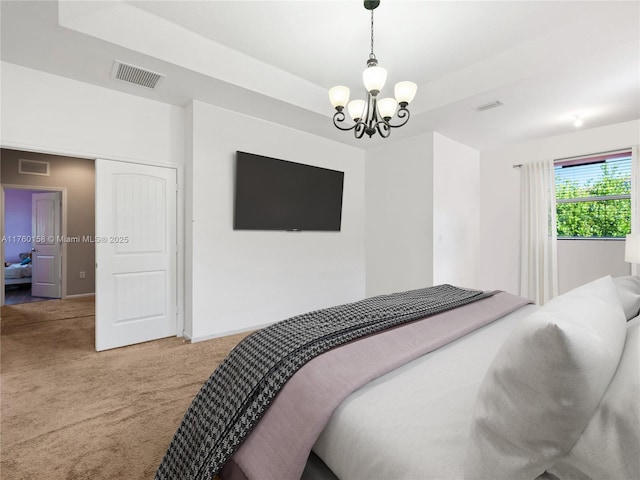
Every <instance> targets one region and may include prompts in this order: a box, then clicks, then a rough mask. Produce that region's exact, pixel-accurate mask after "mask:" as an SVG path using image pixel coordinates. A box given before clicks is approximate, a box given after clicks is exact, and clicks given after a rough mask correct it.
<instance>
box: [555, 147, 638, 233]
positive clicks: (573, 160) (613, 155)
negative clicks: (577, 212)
mask: <svg viewBox="0 0 640 480" xmlns="http://www.w3.org/2000/svg"><path fill="white" fill-rule="evenodd" d="M626 158H628V159H629V163H631V161H632V151H631V148H628V149H622V150H615V151H612V152H604V153H596V154H592V155H584V156H580V157H570V158H566V159H558V160H555V161H554V167H555V168H556V169H557V168H558V167H561V168H562V167H579V166H583V165H592V164H595V163H602V164H604V163H605V162H606V161H607V160H615V159H626ZM630 176H631V173H630ZM555 182H556V180H554V185H555V187H556V198H555V202H556V205H555V208H556V237H557V239H558V240H600V241H602V240H604V241H620V240H624V239H625V236H624V235H623V236H620V237H596V236H593V237H580V236H578V237H576V236H561V235H560V234H559V233H558V227H559V222H558V204H569V203H583V202H605V201H610V200H629V202H630V203H631V191H629V193H628V194H616V195H598V196H588V197H573V198H558V196H557V195H558V194H557V183H555ZM629 233H630V232H629Z"/></svg>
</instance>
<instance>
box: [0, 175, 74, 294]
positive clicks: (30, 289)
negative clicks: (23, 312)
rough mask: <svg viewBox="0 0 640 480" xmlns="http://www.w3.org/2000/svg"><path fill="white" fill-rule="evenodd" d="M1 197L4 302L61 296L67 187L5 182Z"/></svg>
mask: <svg viewBox="0 0 640 480" xmlns="http://www.w3.org/2000/svg"><path fill="white" fill-rule="evenodd" d="M2 197H3V202H2V208H3V214H4V215H3V218H4V224H3V232H2V240H3V241H2V244H3V252H2V256H3V259H4V260H3V261H4V275H3V288H2V291H3V295H4V303H5V304H7V305H14V304H18V303H28V302H34V301H42V300H48V299H53V298H62V293H63V287H64V285H63V275H62V273H63V268H62V267H63V265H62V254H63V245H62V242H63V235H62V233H63V231H64V230H63V224H62V210H63V197H66V196H65V195H64V190H61V189H51V188H45V189H37V190H36V189H32V187H29V186H17V185H3V187H2Z"/></svg>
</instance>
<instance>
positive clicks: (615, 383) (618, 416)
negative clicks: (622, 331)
mask: <svg viewBox="0 0 640 480" xmlns="http://www.w3.org/2000/svg"><path fill="white" fill-rule="evenodd" d="M639 363H640V318H636V319H635V320H632V321H630V322H629V323H628V326H627V341H626V342H625V345H624V350H623V352H622V358H621V359H620V364H619V365H618V369H617V370H616V373H615V375H614V376H613V379H612V380H611V383H610V384H609V388H607V391H606V392H605V394H604V397H602V401H601V402H600V405H599V406H598V409H597V410H596V413H595V415H594V416H593V417H592V418H591V421H590V422H589V425H588V426H587V428H586V430H585V431H584V433H583V434H582V435H580V438H579V439H578V442H577V443H576V444H575V446H574V447H573V448H572V449H571V451H570V452H569V453H568V454H567V455H566V456H565V457H563V458H561V459H560V460H559V461H558V463H556V464H555V465H554V466H553V467H552V468H550V469H549V472H551V473H553V474H554V475H556V476H557V477H559V478H606V479H609V480H628V479H631V478H640V372H639V370H640V367H639V365H638V364H639Z"/></svg>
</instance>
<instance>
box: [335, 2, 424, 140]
mask: <svg viewBox="0 0 640 480" xmlns="http://www.w3.org/2000/svg"><path fill="white" fill-rule="evenodd" d="M379 4H380V0H364V8H366V9H367V10H370V11H371V53H370V54H369V59H368V60H367V68H366V69H365V71H364V72H363V74H362V77H363V81H364V84H365V87H366V90H367V93H366V100H353V101H351V102H349V88H347V87H345V86H342V85H339V86H336V87H333V88H331V90H329V99H330V100H331V104H332V105H333V106H334V108H335V109H336V113H335V114H334V115H333V124H334V125H335V126H336V127H337V128H338V129H340V130H353V133H354V135H355V137H356V138H362V136H363V135H364V134H367V135H368V136H369V137H371V136H373V135H374V134H376V133H377V134H378V135H380V136H381V137H388V136H389V134H390V133H391V129H392V128H398V127H402V126H403V125H405V124H406V123H407V122H408V121H409V109H408V108H407V106H408V105H409V103H410V102H411V100H413V97H414V96H415V93H416V89H417V86H416V84H415V83H413V82H406V81H403V82H398V83H396V85H395V87H394V93H395V98H382V99H378V94H379V93H380V91H381V90H382V87H383V86H384V83H385V81H386V77H387V71H386V69H384V68H382V67H379V66H378V59H377V58H376V55H375V53H374V52H373V46H374V45H373V39H374V35H373V33H374V32H373V31H374V25H373V11H374V10H375V9H376V8H377V7H378V5H379ZM347 104H348V105H347ZM345 106H348V110H349V115H351V118H352V119H353V121H354V124H353V125H351V126H347V125H345V124H344V123H343V122H344V121H345V119H346V116H345V113H344V108H345ZM394 115H395V116H396V117H397V118H398V119H399V120H400V122H399V123H398V124H396V125H393V124H391V119H392V117H393V116H394ZM343 125H344V126H343Z"/></svg>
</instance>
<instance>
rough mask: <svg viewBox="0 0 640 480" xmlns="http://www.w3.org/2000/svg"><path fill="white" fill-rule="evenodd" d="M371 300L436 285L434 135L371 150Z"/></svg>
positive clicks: (368, 237) (368, 181)
mask: <svg viewBox="0 0 640 480" xmlns="http://www.w3.org/2000/svg"><path fill="white" fill-rule="evenodd" d="M366 165H367V168H366V170H367V173H366V198H367V203H366V205H367V208H366V211H367V227H366V231H367V235H366V251H367V296H372V295H378V294H383V293H392V292H398V291H402V290H410V289H414V288H422V287H427V286H430V285H432V284H433V263H432V258H433V255H432V252H433V133H431V132H430V133H427V134H423V135H419V136H416V137H412V138H410V139H407V140H400V141H397V142H392V143H387V144H384V145H382V146H380V147H377V148H374V149H372V150H369V151H368V152H367V164H366Z"/></svg>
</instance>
